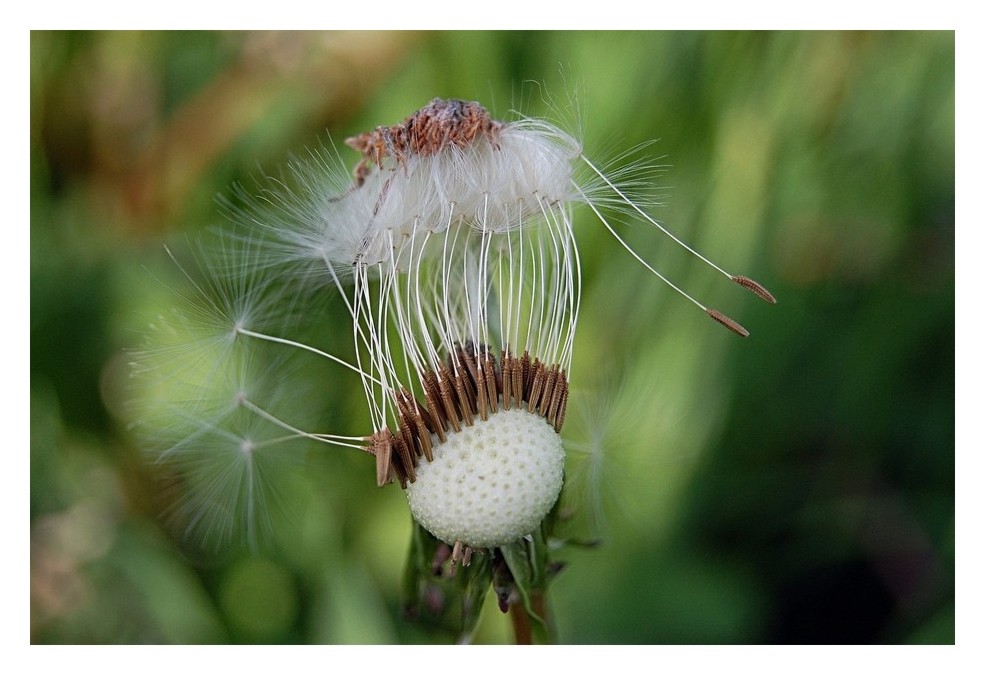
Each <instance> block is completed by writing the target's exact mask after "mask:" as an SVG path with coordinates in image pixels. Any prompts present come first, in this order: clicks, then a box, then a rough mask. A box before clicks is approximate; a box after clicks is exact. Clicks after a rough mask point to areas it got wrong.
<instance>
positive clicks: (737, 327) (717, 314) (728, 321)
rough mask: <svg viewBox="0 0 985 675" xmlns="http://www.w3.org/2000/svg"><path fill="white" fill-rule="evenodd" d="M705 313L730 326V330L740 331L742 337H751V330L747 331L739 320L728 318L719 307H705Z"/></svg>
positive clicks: (727, 326)
mask: <svg viewBox="0 0 985 675" xmlns="http://www.w3.org/2000/svg"><path fill="white" fill-rule="evenodd" d="M705 314H707V315H708V316H710V317H711V318H712V319H714V320H715V321H717V322H718V323H720V324H722V325H723V326H725V327H726V328H728V329H729V330H730V331H732V332H734V333H738V334H739V335H741V336H742V337H749V331H747V330H746V329H745V328H743V327H742V326H741V325H739V323H738V322H737V321H735V320H733V319H730V318H728V317H727V316H725V315H724V314H722V313H721V312H719V311H718V310H717V309H711V308H710V307H708V308H705Z"/></svg>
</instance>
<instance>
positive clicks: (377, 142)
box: [345, 98, 503, 187]
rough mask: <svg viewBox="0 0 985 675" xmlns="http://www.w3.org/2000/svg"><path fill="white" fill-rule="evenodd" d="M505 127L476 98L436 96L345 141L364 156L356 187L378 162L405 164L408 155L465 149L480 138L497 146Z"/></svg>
mask: <svg viewBox="0 0 985 675" xmlns="http://www.w3.org/2000/svg"><path fill="white" fill-rule="evenodd" d="M502 126H503V124H502V122H497V121H495V120H494V119H492V118H491V117H490V116H489V112H488V111H486V109H485V108H483V107H482V106H481V105H480V104H478V103H476V102H475V101H460V100H457V99H448V100H446V99H441V98H436V99H434V100H433V101H431V102H430V103H428V104H427V105H426V106H424V107H423V108H421V109H420V110H418V111H417V112H415V113H414V114H413V115H410V116H409V117H407V119H405V120H404V121H403V122H402V123H400V124H394V125H393V126H389V127H387V126H380V127H376V128H375V129H373V130H372V131H367V132H366V133H362V134H359V135H358V136H353V137H352V138H348V139H346V141H345V144H346V145H348V146H349V147H350V148H352V149H353V150H355V151H356V152H358V153H359V154H361V155H362V156H363V158H362V160H361V161H360V162H359V164H357V165H356V168H355V169H354V171H353V175H354V176H355V179H356V187H360V186H362V184H363V183H364V182H366V177H367V176H369V174H370V173H371V172H372V170H373V165H374V164H375V165H376V166H378V167H380V168H383V161H384V160H385V159H387V158H388V157H389V158H393V159H394V160H395V161H396V162H397V164H398V165H403V164H404V163H405V162H406V161H407V157H408V156H412V155H418V156H420V157H428V156H430V155H436V154H437V153H439V152H441V151H442V150H444V149H445V148H446V147H448V146H449V145H456V146H458V147H460V148H464V147H466V146H467V145H469V144H470V143H472V142H473V141H475V140H476V139H477V138H480V137H482V138H485V139H486V140H488V141H489V142H490V143H492V144H493V145H494V146H495V145H496V136H497V134H498V133H499V130H500V129H501V128H502Z"/></svg>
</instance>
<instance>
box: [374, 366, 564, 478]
mask: <svg viewBox="0 0 985 675" xmlns="http://www.w3.org/2000/svg"><path fill="white" fill-rule="evenodd" d="M423 389H424V402H421V401H418V400H417V399H415V398H414V396H413V394H411V392H410V391H408V390H406V389H402V390H400V391H399V392H397V393H396V402H397V409H398V412H399V414H398V423H397V430H396V432H393V431H391V430H390V429H389V428H384V429H381V430H380V431H377V432H376V433H374V434H373V435H372V436H370V437H369V438H368V439H367V440H368V442H369V446H368V447H367V450H368V451H369V452H370V453H371V454H373V455H375V456H376V483H377V484H378V485H380V486H383V485H385V484H387V483H389V482H391V481H393V480H397V481H399V482H400V486H401V487H407V483H408V482H411V483H413V482H414V480H416V477H417V474H416V470H415V469H416V467H417V463H418V461H419V460H420V458H421V457H424V458H425V459H426V460H427V461H429V462H430V461H433V460H434V453H433V444H432V434H433V435H434V436H435V437H437V440H438V442H439V443H443V442H444V441H445V439H446V437H447V436H446V435H447V434H448V433H450V432H454V431H461V430H462V427H463V426H464V427H470V426H472V424H473V423H474V422H475V420H476V418H478V419H480V420H483V421H485V420H487V419H489V416H490V415H492V414H495V413H496V412H497V411H498V410H499V409H500V407H502V409H504V410H510V409H512V408H513V407H517V408H524V407H525V408H526V410H527V411H528V412H531V413H535V414H538V415H540V416H541V417H543V418H544V419H545V420H547V422H548V423H549V424H550V425H551V426H552V427H553V428H554V430H555V431H556V432H558V433H560V432H561V426H562V425H563V424H564V413H565V409H566V408H567V404H568V379H567V376H566V373H565V371H564V369H563V368H561V367H560V366H559V365H557V364H554V365H547V364H545V363H544V362H543V361H541V360H540V359H536V358H534V359H531V357H530V354H529V353H528V352H524V353H523V355H522V356H520V357H517V356H515V355H513V354H509V353H507V352H506V351H504V352H503V353H502V357H501V358H500V360H499V363H497V361H496V357H495V356H494V355H493V353H492V352H491V351H490V350H489V349H488V348H482V349H480V350H475V349H471V348H465V347H459V348H458V350H457V351H456V353H455V354H454V355H453V356H452V357H450V358H449V359H448V363H447V364H446V363H442V364H441V365H440V366H439V368H438V370H437V372H435V371H434V370H432V369H430V368H429V369H427V370H425V371H424V377H423Z"/></svg>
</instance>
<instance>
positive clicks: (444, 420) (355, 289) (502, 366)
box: [141, 99, 773, 559]
mask: <svg viewBox="0 0 985 675" xmlns="http://www.w3.org/2000/svg"><path fill="white" fill-rule="evenodd" d="M346 145H348V146H349V147H350V148H351V149H352V150H354V151H355V152H357V153H358V154H359V155H360V159H359V160H358V163H357V164H356V165H355V169H354V170H353V171H352V172H351V173H348V172H343V170H342V169H341V166H342V164H343V163H342V162H341V160H339V159H338V155H337V153H335V154H333V153H332V152H329V151H326V150H324V149H323V150H322V151H314V152H312V153H310V154H309V156H308V157H307V158H306V159H304V160H298V159H295V160H293V161H292V162H291V163H290V164H289V166H288V171H287V174H286V175H285V176H284V177H282V178H277V179H274V178H271V179H269V180H268V181H267V182H266V183H265V184H264V185H263V186H262V188H261V191H260V194H259V196H258V197H257V198H255V199H252V200H251V199H249V198H247V197H246V193H245V191H243V190H242V189H241V191H240V197H243V200H242V201H243V204H242V205H238V206H230V207H229V211H230V213H231V214H232V216H233V218H234V223H233V227H232V230H231V234H226V235H223V236H222V237H221V243H222V245H223V246H222V247H221V249H220V254H219V255H218V256H217V261H216V264H215V265H212V266H210V268H209V270H208V272H209V273H208V274H205V275H204V279H203V280H201V281H200V280H197V278H193V276H192V275H190V274H188V273H187V272H186V273H185V276H186V277H187V279H188V281H189V282H190V284H191V286H192V291H191V292H190V293H189V294H187V296H186V298H185V299H186V300H188V302H186V303H185V304H186V305H187V307H188V309H184V310H179V311H178V312H176V313H175V314H174V316H173V317H172V320H170V321H164V322H163V324H162V327H163V330H162V331H161V332H162V334H165V335H166V336H167V340H170V341H171V342H172V343H173V344H174V346H173V348H171V347H166V348H163V349H162V348H158V350H157V351H156V352H148V354H150V355H151V356H150V357H148V358H145V359H142V360H141V362H142V363H143V364H144V366H145V368H144V370H145V372H156V373H157V374H158V375H160V374H161V373H166V375H165V377H164V378H161V379H162V380H164V381H165V382H166V384H165V385H164V386H163V387H162V391H163V392H164V393H163V394H162V395H158V396H155V397H151V398H152V400H154V401H163V400H165V399H168V398H170V399H171V401H172V403H171V404H168V405H161V406H159V409H158V410H157V411H156V417H155V419H156V423H157V425H158V429H159V431H160V432H161V433H160V434H159V435H160V437H161V438H162V439H166V440H165V442H164V443H163V444H159V446H158V447H159V453H160V456H161V457H163V458H166V459H167V461H168V462H171V463H174V464H176V465H177V466H179V467H180V468H182V469H183V470H184V471H186V472H187V473H188V475H189V476H190V478H189V485H190V487H191V489H190V492H189V495H190V496H189V497H188V498H187V499H186V500H184V501H183V502H182V504H183V506H182V507H181V509H180V510H181V511H182V513H185V514H186V515H188V516H189V522H190V524H189V528H190V529H193V530H196V531H204V532H208V533H211V534H213V535H216V536H219V537H225V538H229V537H230V536H231V533H232V532H233V531H234V530H235V526H234V525H233V524H232V522H233V521H232V517H233V516H234V515H239V516H245V520H246V521H247V524H246V526H245V527H246V530H247V534H249V536H250V537H255V536H256V533H257V532H258V531H260V530H261V529H262V527H261V526H262V525H263V523H264V518H265V516H264V515H263V514H262V513H261V512H260V510H259V508H260V507H261V506H262V505H264V504H266V503H267V502H269V501H270V498H271V495H272V494H273V492H272V487H271V481H270V477H271V474H272V469H271V467H272V466H273V464H270V462H272V460H271V459H270V458H271V457H274V456H276V452H274V451H275V450H276V448H277V446H279V445H281V444H284V443H294V442H297V441H301V440H304V441H308V442H318V443H323V444H328V445H334V446H341V447H349V448H356V449H359V450H362V451H364V452H367V453H369V454H371V455H373V456H374V457H375V461H376V480H377V483H378V484H379V485H381V486H382V485H385V484H387V483H391V482H396V483H399V485H400V486H401V487H402V488H404V489H405V491H406V496H407V499H408V504H409V507H410V510H411V513H412V514H413V516H414V518H415V519H416V520H417V521H418V522H419V523H420V524H421V525H422V526H423V527H424V528H425V529H427V530H429V531H430V532H431V533H432V534H433V535H434V536H435V537H437V538H439V539H441V540H443V541H445V542H447V543H449V544H451V545H454V550H455V551H459V552H460V553H459V554H460V555H463V556H466V558H465V559H467V555H468V554H467V553H461V551H462V548H463V546H464V547H465V548H466V549H469V547H497V546H502V545H505V544H508V543H510V542H512V541H516V540H518V539H520V538H522V537H524V536H527V535H529V534H531V533H532V532H533V531H534V530H535V529H536V528H537V527H538V526H539V524H540V523H541V521H542V520H543V519H544V518H545V516H546V514H547V513H548V512H549V511H550V510H551V508H552V507H553V505H554V504H555V502H556V501H557V499H558V495H559V493H560V491H561V489H562V485H563V482H564V463H565V451H564V447H563V444H562V441H561V431H562V427H563V424H564V420H565V416H566V410H567V401H568V382H569V378H570V377H571V366H572V363H573V354H574V344H575V337H576V330H577V325H578V317H579V310H580V304H581V298H582V281H581V262H580V257H579V251H578V243H577V240H576V236H575V225H574V215H573V214H574V207H575V206H576V205H578V204H583V205H586V206H587V207H588V209H587V211H590V212H591V214H594V215H595V216H596V217H597V220H598V221H599V222H600V223H601V224H602V225H603V226H604V227H605V228H606V229H607V230H608V231H609V232H610V233H611V235H612V236H613V237H614V238H615V239H616V241H617V242H619V243H620V244H621V245H622V246H624V247H625V248H626V250H627V251H628V252H629V253H630V254H631V255H632V257H634V258H635V259H636V260H637V261H639V262H640V263H641V264H642V265H644V266H645V267H646V268H647V269H649V270H650V271H651V272H652V273H653V274H654V275H656V276H658V277H659V278H661V279H663V280H664V281H666V282H667V283H668V284H669V285H671V287H672V288H674V289H675V290H677V291H678V292H679V293H681V294H682V295H683V296H684V297H686V298H687V299H688V300H690V301H691V302H693V303H694V304H696V305H698V306H699V307H700V308H701V309H702V310H704V311H705V313H706V314H708V315H709V316H711V317H712V318H713V319H715V320H716V321H718V322H719V323H722V324H723V325H725V326H726V327H728V328H731V329H732V330H734V331H735V332H737V333H739V334H740V335H746V334H747V333H746V331H745V329H743V328H742V327H741V326H740V325H739V324H738V323H736V322H735V321H734V320H732V319H730V318H729V317H727V316H726V315H724V314H722V313H721V312H718V311H717V310H711V309H709V308H707V307H705V306H704V305H702V304H701V303H699V302H698V301H697V300H695V299H694V298H692V297H691V296H689V295H687V294H686V293H685V292H684V291H682V290H681V289H679V288H677V287H676V286H673V284H672V283H671V282H670V281H668V280H666V279H665V278H664V277H663V276H662V275H661V274H660V273H659V272H658V271H657V270H656V269H654V268H653V267H652V266H650V264H649V263H647V262H646V261H645V260H643V258H642V257H641V256H640V255H639V254H637V253H636V252H635V251H633V250H632V249H631V248H630V247H629V246H628V245H627V244H626V243H625V241H624V240H623V239H622V238H621V237H620V235H619V233H618V231H617V229H616V227H615V226H614V225H613V223H614V222H617V221H615V220H612V221H611V222H610V216H608V215H607V214H608V213H609V212H610V211H615V212H616V213H617V214H618V216H619V217H620V218H621V219H625V218H628V217H632V218H636V219H639V220H642V221H644V222H646V223H648V224H650V225H652V226H654V227H655V228H657V229H659V230H661V231H663V232H665V233H666V234H667V235H669V236H670V237H671V238H672V239H674V241H676V242H678V243H680V244H681V245H682V246H684V247H685V248H686V249H687V251H689V252H690V253H692V254H694V255H695V256H697V257H699V258H701V256H700V255H699V254H698V253H697V252H695V251H694V250H693V249H691V248H689V247H687V246H686V245H685V244H684V243H683V242H681V241H680V240H679V239H677V238H676V237H674V235H672V234H670V233H669V232H668V231H667V230H666V229H665V228H664V227H663V225H661V224H660V223H658V222H657V221H656V220H654V219H653V218H652V216H650V215H649V214H648V213H647V212H646V211H645V210H644V209H643V208H642V205H643V202H642V201H641V200H637V199H636V197H635V195H637V194H638V193H640V192H641V187H642V182H643V179H642V178H640V175H641V174H648V172H650V171H651V170H652V169H653V166H652V165H651V164H648V163H644V162H636V161H635V160H634V161H630V162H629V163H628V164H627V166H625V167H623V168H621V169H618V170H616V171H614V172H612V173H611V174H609V175H607V174H606V172H604V171H603V170H601V169H599V168H598V167H597V166H596V164H594V163H592V161H591V160H589V159H588V158H586V157H585V155H584V154H583V152H582V147H581V143H580V142H579V141H578V140H577V139H576V138H575V137H574V136H572V135H571V134H569V133H567V132H565V131H563V130H561V129H560V128H558V127H556V126H555V125H553V124H551V123H550V122H547V121H545V120H539V119H532V118H525V117H521V118H519V119H516V120H514V121H510V122H501V121H497V120H494V119H493V118H492V117H491V116H490V115H489V113H488V112H487V111H486V110H485V108H483V107H482V106H481V105H480V104H478V103H475V102H468V101H458V100H445V99H434V100H433V101H431V102H430V103H428V104H427V105H425V106H424V107H422V108H421V109H420V110H418V111H417V112H415V113H413V114H412V115H410V116H408V117H407V118H405V119H404V120H403V121H402V122H399V123H397V124H394V125H391V126H380V127H376V128H375V129H373V130H371V131H368V132H366V133H364V134H360V135H358V136H355V137H353V138H350V139H348V140H347V141H346ZM629 156H630V155H626V156H624V157H623V159H625V158H626V157H629ZM701 259H702V260H705V259H704V258H701ZM705 262H708V263H709V265H712V267H714V268H715V269H716V270H718V271H719V272H721V273H723V274H725V275H726V276H728V277H729V278H730V279H731V280H732V281H733V282H735V283H737V284H738V285H740V286H742V287H744V288H746V289H748V290H750V291H752V292H754V293H755V294H756V295H758V296H759V297H760V298H762V299H764V300H766V301H772V299H773V297H772V295H770V294H769V292H768V291H766V290H765V288H763V287H762V286H761V285H760V284H758V283H757V282H754V281H752V280H750V279H748V278H747V277H744V276H734V275H731V274H728V273H727V272H725V271H724V270H722V269H721V268H718V267H717V266H715V265H714V264H712V263H710V261H707V260H705ZM323 286H328V287H330V288H331V289H332V290H334V291H335V292H337V293H338V295H339V297H340V299H341V302H343V303H344V305H345V309H346V310H347V312H348V314H349V318H350V319H351V322H349V325H347V326H346V327H345V330H346V332H349V333H350V334H351V338H352V345H353V351H352V354H351V356H349V357H340V356H336V355H334V354H332V353H330V352H328V351H325V350H322V349H320V348H318V347H317V346H315V345H312V344H307V343H305V342H303V341H301V340H297V339H295V338H294V337H292V336H291V331H292V330H293V328H294V326H295V325H296V319H297V317H298V316H299V315H302V314H304V313H305V307H306V306H307V303H309V302H310V300H311V298H312V297H314V296H315V295H316V292H317V291H320V290H322V287H323ZM330 328H332V329H334V328H337V326H331V327H330ZM275 347H279V348H284V349H288V350H293V353H294V354H295V355H296V356H300V357H304V358H309V359H310V358H322V359H326V360H328V361H331V362H332V364H333V365H334V366H339V367H342V368H345V369H347V370H348V371H349V374H351V373H353V372H354V373H355V374H356V375H357V376H358V378H359V382H360V384H361V387H362V392H363V395H364V397H365V401H366V405H367V412H368V416H369V421H370V425H371V431H370V432H369V433H364V434H361V435H359V436H341V435H334V434H329V433H322V432H318V431H311V430H309V429H310V427H309V426H307V425H306V423H305V420H304V419H303V415H302V414H301V413H300V412H299V410H300V407H301V406H299V405H298V404H300V403H306V402H307V401H304V400H303V398H304V395H303V394H300V393H298V392H297V391H294V387H293V382H292V381H291V379H290V377H289V376H288V375H286V374H285V373H283V372H280V371H279V370H278V365H279V364H278V362H277V361H276V360H269V359H268V358H267V357H263V358H260V359H257V357H256V354H257V353H258V352H261V353H264V354H265V353H266V350H267V349H268V348H269V349H272V348H275ZM258 363H265V364H268V366H267V368H268V369H267V370H266V371H265V375H266V376H270V377H262V378H260V379H253V376H254V373H253V371H252V367H253V366H254V365H255V364H258ZM269 364H274V365H273V367H270V366H269ZM260 382H263V383H264V384H263V385H262V386H260V385H258V383H260ZM268 385H269V386H268ZM182 387H183V389H182ZM285 392H291V394H292V395H291V396H287V397H285V395H284V393H285ZM285 398H289V399H290V400H291V401H292V404H285V402H284V399H285ZM598 444H599V441H598V440H597V439H596V445H598ZM595 450H597V448H595V449H593V451H592V453H589V454H590V455H591V456H592V458H593V464H592V466H590V467H589V468H590V469H591V472H590V473H592V474H597V473H598V470H597V466H596V464H597V462H594V460H595V459H597V455H598V453H597V452H595ZM210 512H214V513H215V514H217V515H208V514H209V513H210ZM454 557H455V555H453V558H454Z"/></svg>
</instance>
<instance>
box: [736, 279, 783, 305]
mask: <svg viewBox="0 0 985 675" xmlns="http://www.w3.org/2000/svg"><path fill="white" fill-rule="evenodd" d="M732 281H734V282H735V283H737V284H739V285H740V286H742V287H743V288H748V289H749V290H750V291H752V292H753V293H755V294H756V295H758V296H759V297H761V298H762V299H763V300H765V301H766V302H768V303H770V304H771V305H775V304H776V298H774V297H773V294H772V293H770V292H769V291H768V290H766V287H765V286H763V285H762V284H761V283H759V282H758V281H755V280H753V279H750V278H749V277H742V276H738V277H732Z"/></svg>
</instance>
